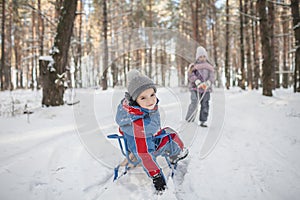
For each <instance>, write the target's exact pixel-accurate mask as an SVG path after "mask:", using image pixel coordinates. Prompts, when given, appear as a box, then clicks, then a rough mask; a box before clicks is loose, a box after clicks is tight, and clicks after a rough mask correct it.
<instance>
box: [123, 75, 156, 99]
mask: <svg viewBox="0 0 300 200" xmlns="http://www.w3.org/2000/svg"><path fill="white" fill-rule="evenodd" d="M127 80H128V86H127V90H128V93H129V95H130V96H131V98H132V100H134V101H135V100H136V99H137V97H138V96H139V95H140V94H141V93H142V92H143V91H145V90H146V89H149V88H153V89H154V91H155V92H156V87H155V84H154V83H153V81H152V80H151V79H150V78H148V77H147V76H145V75H143V74H141V73H140V72H139V71H138V70H136V69H133V70H130V71H129V72H128V73H127Z"/></svg>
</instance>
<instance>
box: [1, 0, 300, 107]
mask: <svg viewBox="0 0 300 200" xmlns="http://www.w3.org/2000/svg"><path fill="white" fill-rule="evenodd" d="M1 9H2V10H1V13H2V15H1V22H2V29H1V30H2V31H1V70H0V73H1V74H0V77H1V90H2V91H3V90H14V89H17V88H24V89H28V88H32V89H40V88H42V87H44V89H46V90H48V89H49V90H57V92H54V93H57V95H58V97H57V98H58V99H59V93H63V91H64V87H68V88H70V87H71V88H82V87H101V88H102V89H103V90H106V89H107V88H108V87H115V86H117V85H124V84H125V83H126V78H125V77H124V74H125V73H126V72H127V71H128V70H130V69H132V68H137V67H140V68H141V69H142V70H143V71H144V72H145V74H147V75H149V76H150V77H151V78H153V79H155V80H156V83H157V84H160V85H162V86H168V85H170V77H171V75H174V74H172V73H173V72H175V74H176V75H177V77H178V83H177V84H178V85H179V86H182V85H185V84H186V73H185V72H186V69H187V66H188V65H189V63H190V62H191V61H192V60H190V59H191V58H190V57H189V54H188V53H186V52H185V51H187V52H189V53H190V54H192V55H193V53H192V52H195V49H196V47H197V46H198V45H202V46H204V47H205V48H206V49H207V50H208V51H209V55H210V59H211V61H212V62H213V63H214V66H215V69H216V71H217V81H216V85H217V86H220V85H222V84H223V85H225V86H226V88H227V89H229V88H230V87H232V86H238V87H240V88H242V89H243V90H253V89H258V88H261V87H262V88H263V94H264V95H267V96H272V90H273V89H275V88H280V87H283V88H288V87H293V88H294V92H297V91H299V79H300V78H299V68H300V67H299V63H300V62H299V59H300V58H299V57H300V50H299V40H300V39H299V38H300V31H299V20H300V19H299V1H298V0H292V1H250V0H239V1H234V0H226V1H225V0H224V1H220V0H217V1H205V2H203V1H199V0H197V1H168V0H166V1H155V0H150V1H134V0H132V1H109V0H103V1H100V0H99V1H97V0H94V1H92V0H84V1H75V0H74V1H62V0H56V1H54V0H53V1H43V0H37V1H22V0H18V1H10V0H3V1H2V6H1ZM180 42H183V44H181V43H180ZM49 62H50V63H52V64H51V65H52V66H51V67H49V66H48V65H49ZM48 72H49V73H48ZM53 81H54V82H55V83H53ZM54 84H55V85H57V87H55V85H54ZM60 87H61V89H58V88H60ZM55 88H56V89H55ZM59 90H61V91H59ZM55 96H56V95H53V96H52V98H55ZM46 98H47V97H46ZM46 101H47V102H46ZM48 101H49V102H48ZM52 101H53V100H52ZM44 103H45V104H46V105H48V104H49V105H55V104H58V105H61V104H62V103H63V102H61V101H57V102H56V103H54V102H51V100H45V102H44Z"/></svg>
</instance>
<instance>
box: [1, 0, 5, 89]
mask: <svg viewBox="0 0 300 200" xmlns="http://www.w3.org/2000/svg"><path fill="white" fill-rule="evenodd" d="M5 4H6V3H5V0H3V1H2V26H1V54H2V55H1V69H0V79H1V83H0V84H1V90H4V80H3V73H4V69H5Z"/></svg>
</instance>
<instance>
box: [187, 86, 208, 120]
mask: <svg viewBox="0 0 300 200" xmlns="http://www.w3.org/2000/svg"><path fill="white" fill-rule="evenodd" d="M203 94H204V97H203V98H202V96H203ZM201 98H202V100H201V102H200V105H201V107H200V115H199V121H201V122H206V121H207V118H208V112H209V100H210V92H206V93H200V92H198V91H195V90H191V103H190V105H189V107H188V111H187V114H186V117H185V120H186V121H188V122H193V121H194V120H195V118H196V114H197V111H198V104H199V100H200V99H201Z"/></svg>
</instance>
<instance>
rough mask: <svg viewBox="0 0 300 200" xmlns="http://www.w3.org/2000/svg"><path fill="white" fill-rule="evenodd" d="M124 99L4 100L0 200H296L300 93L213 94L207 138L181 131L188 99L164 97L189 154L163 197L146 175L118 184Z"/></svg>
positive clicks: (16, 96) (177, 94) (25, 95)
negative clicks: (52, 103)
mask: <svg viewBox="0 0 300 200" xmlns="http://www.w3.org/2000/svg"><path fill="white" fill-rule="evenodd" d="M123 92H124V90H122V89H114V90H113V89H109V90H107V91H100V90H93V89H85V90H77V91H76V94H75V99H78V100H80V103H79V104H76V105H74V106H68V105H65V106H61V107H50V108H42V107H41V106H40V102H41V96H42V95H41V92H40V91H29V90H28V91H23V90H17V91H12V92H0V100H1V102H0V105H1V106H0V152H1V154H0V199H3V200H10V199H11V200H16V199H27V200H29V199H33V200H36V199H39V200H42V199H49V200H50V199H55V200H57V199H61V200H69V199H72V200H73V199H79V200H81V199H87V200H90V199H95V200H96V199H97V200H98V199H99V200H100V199H122V200H127V199H128V200H129V199H130V200H131V199H139V200H141V199H197V200H199V199H200V200H208V199H212V200H219V199H228V200H232V199H246V200H248V199H249V200H253V199H261V200H266V199H270V200H277V199H278V200H279V199H280V200H283V199H289V200H296V199H299V196H300V171H299V169H300V159H299V158H300V156H299V154H300V135H299V130H300V94H295V93H293V92H292V91H291V90H276V91H274V97H265V96H262V95H261V91H242V90H240V89H238V88H234V89H231V90H229V91H223V90H220V89H219V90H218V89H217V90H215V93H213V94H212V100H211V112H210V120H209V128H206V129H205V128H201V127H199V126H198V125H197V124H196V123H190V124H186V123H184V122H183V119H184V115H185V112H186V110H187V106H188V103H189V92H188V91H187V90H185V89H182V88H159V89H158V97H159V99H160V103H159V104H160V106H161V107H160V112H161V116H162V123H163V125H164V126H171V127H173V128H175V129H176V130H178V131H179V132H180V135H181V136H182V138H183V140H184V141H185V144H186V146H188V147H189V148H190V154H189V156H188V158H187V159H186V160H183V161H182V162H180V163H179V166H178V170H177V172H176V174H175V176H174V178H173V179H171V178H170V177H169V179H168V190H167V191H166V192H165V193H164V194H163V195H162V196H157V195H154V189H153V186H152V182H151V180H150V179H149V178H147V177H146V175H145V174H144V173H143V172H142V170H141V169H140V168H136V169H134V170H132V171H130V172H129V174H127V175H125V176H123V177H122V178H120V179H119V180H118V181H116V182H113V181H112V178H113V168H114V167H115V166H116V165H117V164H118V163H119V162H120V161H121V160H122V159H123V157H122V156H121V153H120V151H119V148H118V146H117V143H116V141H111V140H107V139H106V135H108V134H111V133H116V132H117V128H118V127H117V125H116V124H115V123H114V115H115V111H116V106H117V104H118V103H119V101H120V99H121V98H122V96H123ZM66 95H68V94H66ZM67 97H68V96H67ZM66 100H68V98H66ZM69 100H70V99H69ZM26 104H27V110H29V111H33V112H34V113H33V114H30V115H27V114H23V111H24V109H25V105H26ZM12 111H14V112H12ZM12 114H13V115H12ZM160 163H161V166H162V167H163V169H164V171H165V174H166V175H168V172H169V170H168V167H167V166H166V164H165V163H164V161H163V160H160Z"/></svg>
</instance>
